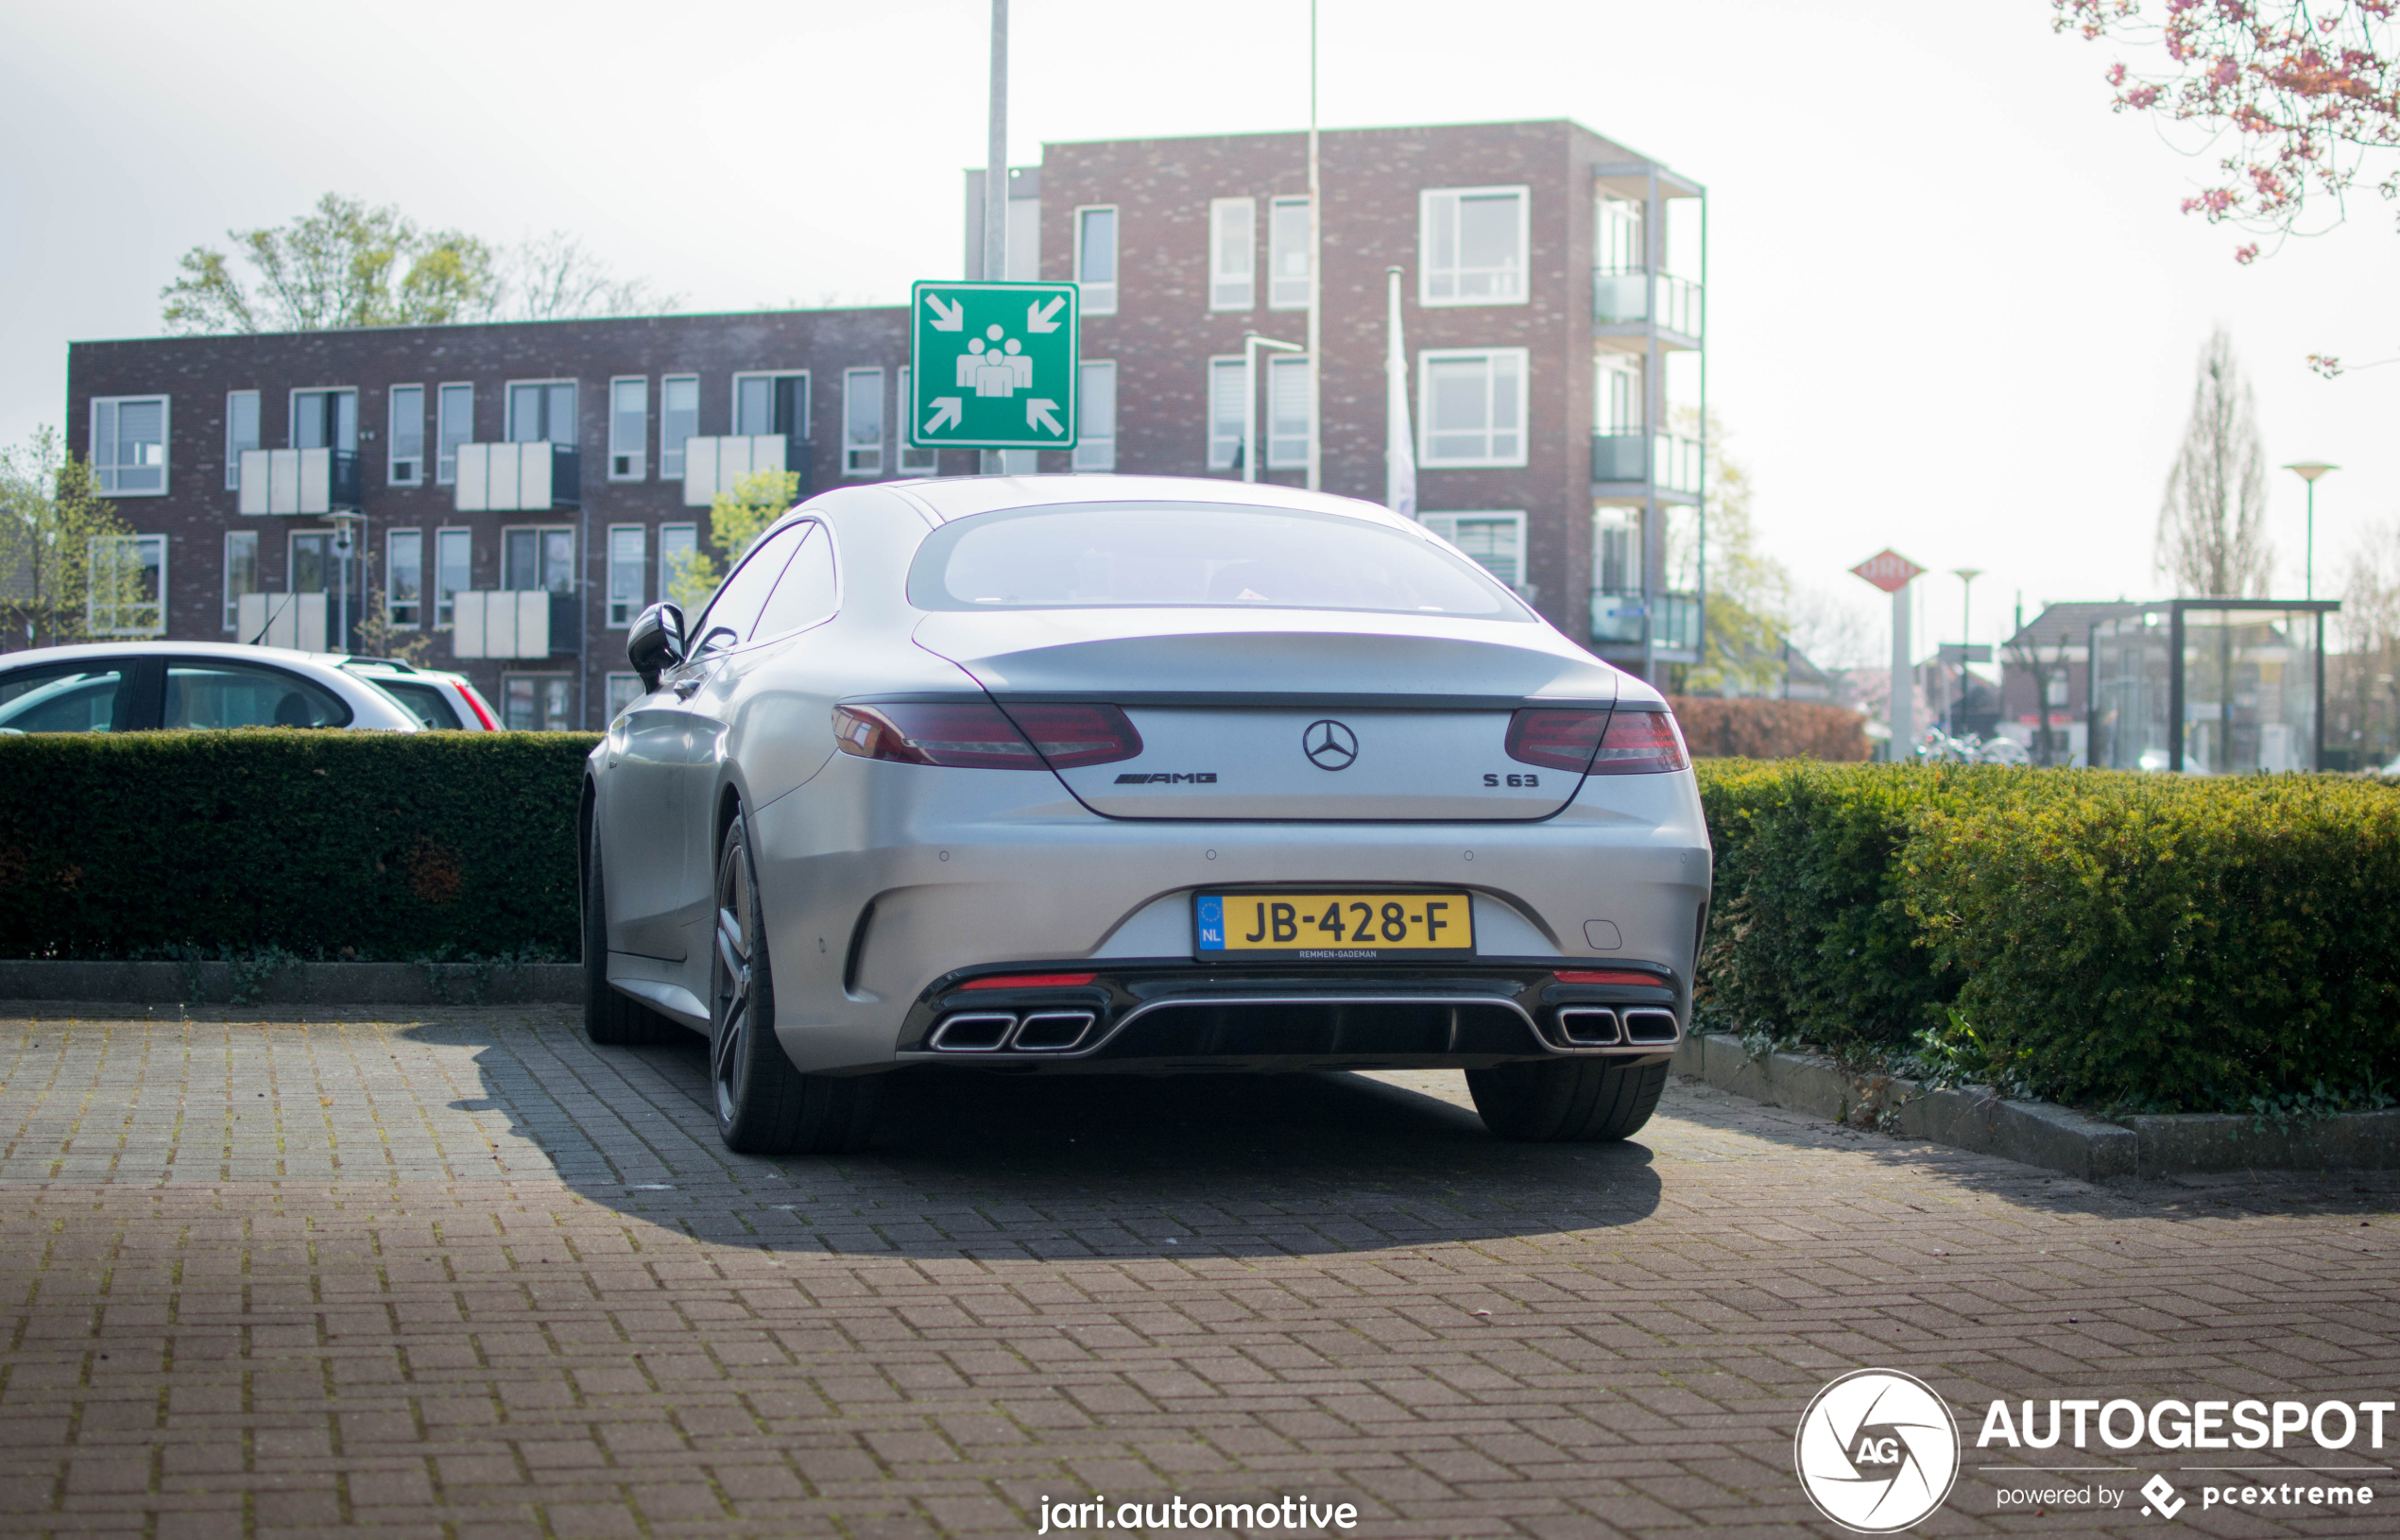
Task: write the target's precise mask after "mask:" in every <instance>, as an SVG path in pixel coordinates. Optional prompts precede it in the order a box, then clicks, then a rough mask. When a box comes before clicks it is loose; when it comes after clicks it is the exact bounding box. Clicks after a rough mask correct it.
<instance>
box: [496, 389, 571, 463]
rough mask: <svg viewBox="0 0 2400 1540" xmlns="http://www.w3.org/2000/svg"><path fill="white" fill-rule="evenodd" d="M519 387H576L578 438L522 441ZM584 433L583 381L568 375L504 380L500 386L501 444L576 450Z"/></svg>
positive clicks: (555, 437) (554, 437) (552, 437)
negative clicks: (561, 445)
mask: <svg viewBox="0 0 2400 1540" xmlns="http://www.w3.org/2000/svg"><path fill="white" fill-rule="evenodd" d="M519 385H544V386H547V385H573V386H574V387H575V422H574V428H575V434H576V436H575V437H574V438H560V437H557V436H555V435H553V436H549V437H545V438H538V439H537V438H525V439H520V438H519V437H518V436H517V387H518V386H519ZM544 399H545V400H546V399H547V398H544ZM545 411H546V408H545ZM582 433H583V382H582V381H581V380H577V379H574V378H572V377H570V376H566V375H557V376H554V377H551V378H547V379H539V380H504V381H502V382H501V384H500V440H501V442H502V443H505V444H515V443H528V444H531V443H543V444H563V445H565V446H566V447H567V448H569V449H574V448H576V447H578V445H579V444H580V443H581V441H582Z"/></svg>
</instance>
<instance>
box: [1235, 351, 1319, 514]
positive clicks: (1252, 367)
mask: <svg viewBox="0 0 2400 1540" xmlns="http://www.w3.org/2000/svg"><path fill="white" fill-rule="evenodd" d="M1261 348H1272V349H1274V350H1275V351H1277V352H1284V353H1304V352H1307V351H1308V350H1307V349H1306V348H1303V347H1302V346H1300V344H1298V343H1296V342H1277V340H1276V339H1275V338H1273V337H1262V336H1260V335H1259V334H1258V333H1256V332H1244V333H1243V334H1242V399H1243V402H1244V404H1243V408H1242V479H1243V481H1256V480H1258V479H1259V350H1260V349H1261Z"/></svg>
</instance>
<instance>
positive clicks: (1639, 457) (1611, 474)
mask: <svg viewBox="0 0 2400 1540" xmlns="http://www.w3.org/2000/svg"><path fill="white" fill-rule="evenodd" d="M1705 458H1706V454H1705V452H1704V449H1703V447H1702V445H1701V443H1700V441H1699V440H1698V439H1696V438H1685V437H1681V436H1677V435H1675V434H1671V433H1643V432H1640V431H1638V430H1637V431H1635V432H1632V433H1595V434H1593V435H1592V480H1594V481H1618V482H1625V481H1637V482H1650V483H1653V484H1654V485H1655V486H1657V487H1658V488H1660V489H1661V490H1663V491H1670V492H1689V493H1691V494H1693V495H1695V496H1696V495H1698V493H1699V491H1700V478H1701V467H1702V464H1703V462H1704V460H1705Z"/></svg>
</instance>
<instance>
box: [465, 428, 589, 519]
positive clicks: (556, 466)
mask: <svg viewBox="0 0 2400 1540" xmlns="http://www.w3.org/2000/svg"><path fill="white" fill-rule="evenodd" d="M454 490H455V492H456V493H457V497H456V500H455V504H454V505H455V506H456V508H457V509H458V511H459V512H460V513H544V512H547V511H549V510H550V509H552V508H579V507H581V506H583V459H582V456H581V455H580V454H578V453H576V451H575V447H574V445H573V444H551V443H544V442H541V441H540V440H536V441H535V442H533V443H529V444H461V445H459V446H458V480H457V484H456V486H455V488H454Z"/></svg>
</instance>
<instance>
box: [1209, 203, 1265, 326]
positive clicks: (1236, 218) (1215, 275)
mask: <svg viewBox="0 0 2400 1540" xmlns="http://www.w3.org/2000/svg"><path fill="white" fill-rule="evenodd" d="M1236 223H1239V225H1240V227H1241V240H1240V242H1239V245H1238V249H1239V250H1240V251H1241V253H1242V265H1241V267H1240V268H1239V269H1238V270H1237V269H1235V268H1232V267H1222V268H1221V267H1219V266H1218V265H1217V262H1218V259H1219V258H1220V257H1223V256H1225V255H1226V254H1227V252H1228V250H1229V249H1234V248H1237V247H1236V243H1235V242H1233V241H1232V240H1230V239H1229V237H1230V236H1231V235H1232V234H1233V233H1234V232H1233V231H1232V230H1231V229H1229V228H1228V227H1229V226H1231V225H1233V224H1236ZM1258 308H1259V200H1258V199H1257V198H1255V197H1212V198H1210V199H1209V309H1210V310H1256V309H1258Z"/></svg>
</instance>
